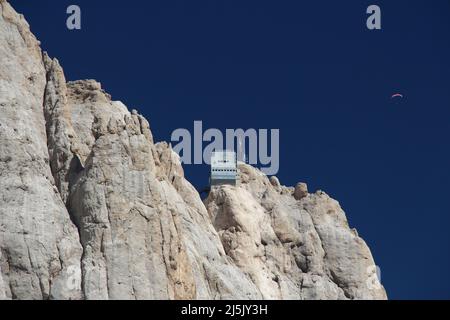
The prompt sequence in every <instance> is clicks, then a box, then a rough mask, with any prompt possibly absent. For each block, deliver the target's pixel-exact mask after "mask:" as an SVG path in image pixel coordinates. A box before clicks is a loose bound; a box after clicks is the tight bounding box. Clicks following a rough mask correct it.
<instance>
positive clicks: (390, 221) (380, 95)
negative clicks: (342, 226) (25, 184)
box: [10, 0, 450, 299]
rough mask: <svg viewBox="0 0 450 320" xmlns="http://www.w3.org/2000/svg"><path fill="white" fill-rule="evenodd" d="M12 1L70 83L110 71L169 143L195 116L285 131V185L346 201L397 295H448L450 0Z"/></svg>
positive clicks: (114, 89) (112, 86) (127, 99)
mask: <svg viewBox="0 0 450 320" xmlns="http://www.w3.org/2000/svg"><path fill="white" fill-rule="evenodd" d="M10 2H11V3H12V4H13V5H14V7H15V8H16V9H17V10H18V11H19V12H21V13H23V14H25V16H26V18H27V20H28V21H29V22H30V24H31V26H32V31H33V32H34V33H35V34H36V35H37V37H38V38H39V39H40V40H41V41H42V46H43V48H44V49H45V50H47V51H48V52H49V54H50V55H51V56H56V57H57V58H58V59H59V60H60V62H61V63H62V65H63V66H64V68H65V72H66V76H67V78H68V79H70V80H76V79H85V78H95V79H97V80H98V81H100V82H101V83H102V84H103V86H104V88H105V89H106V90H107V91H108V92H109V93H110V94H112V96H113V98H114V99H116V100H121V101H123V102H124V103H125V104H127V105H128V107H129V108H136V109H138V110H139V111H140V112H141V113H143V114H144V115H145V116H146V117H147V118H148V119H149V121H150V123H151V126H152V130H153V133H154V135H155V138H156V139H157V140H170V135H171V132H172V131H173V130H174V129H176V128H189V129H191V128H192V127H193V121H194V120H203V122H204V125H205V127H207V128H210V127H214V128H220V129H225V128H239V127H242V128H244V129H247V128H267V129H271V128H279V129H280V130H281V133H280V134H281V150H280V161H281V170H280V172H279V175H278V176H279V178H280V180H281V182H282V183H283V184H286V185H294V184H295V183H296V182H298V181H304V182H307V183H308V184H309V187H310V189H311V190H313V191H314V190H317V189H322V190H324V191H326V192H327V193H329V194H330V195H331V196H333V197H334V198H336V199H338V200H339V201H340V203H341V204H342V206H343V207H344V209H345V211H346V212H347V216H348V218H349V221H350V224H351V225H352V226H354V227H356V228H357V229H358V231H359V233H360V235H361V236H362V237H363V238H364V239H365V240H366V241H367V243H368V244H369V246H370V248H371V250H372V252H373V254H374V257H375V259H376V262H377V264H378V265H380V267H381V270H382V280H383V283H384V285H385V287H386V289H387V292H388V294H389V297H390V298H393V299H411V298H413V299H432V298H444V299H450V274H449V271H450V233H449V228H450V194H449V191H450V187H449V184H450V167H449V164H450V148H449V146H450V143H449V137H450V135H449V134H450V61H449V59H450V1H448V0H433V1H429V0H420V1H411V0H396V1H394V0H390V1H376V0H371V1H365V0H360V1H349V0H345V1H332V0H329V1H319V0H318V1H264V0H256V1H249V0H246V1H242V0H240V1H232V0H227V1H217V2H215V1H211V0H205V1H185V2H183V1H173V0H164V1H142V0H129V1H127V2H123V1H106V0H95V1H92V0H89V1H88V0H71V1H66V0H58V1H55V0H40V1H20V0H15V1H10ZM69 4H78V5H80V6H81V9H82V14H83V16H82V28H83V29H82V30H81V31H68V30H67V29H66V27H65V20H66V17H67V16H66V14H65V11H66V8H67V6H68V5H69ZM370 4H378V5H379V6H381V9H382V27H383V29H382V30H381V31H369V30H367V28H366V24H365V21H366V17H367V15H366V14H365V11H366V8H367V7H368V5H370ZM396 92H401V93H403V94H404V95H405V98H404V99H403V100H401V99H397V100H391V99H390V96H391V95H392V94H393V93H396ZM185 169H186V174H187V177H188V178H189V179H190V180H191V182H193V183H194V185H196V186H197V187H198V188H200V187H202V186H204V185H206V184H207V181H208V168H207V167H205V166H188V167H186V168H185Z"/></svg>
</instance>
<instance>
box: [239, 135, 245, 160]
mask: <svg viewBox="0 0 450 320" xmlns="http://www.w3.org/2000/svg"><path fill="white" fill-rule="evenodd" d="M238 143H239V148H238V159H237V160H238V162H241V163H246V159H245V151H244V148H243V147H242V137H239V141H238Z"/></svg>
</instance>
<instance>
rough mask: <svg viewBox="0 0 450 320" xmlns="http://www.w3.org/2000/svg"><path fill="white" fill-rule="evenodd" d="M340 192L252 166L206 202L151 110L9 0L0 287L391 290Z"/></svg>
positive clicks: (69, 292) (67, 291)
mask: <svg viewBox="0 0 450 320" xmlns="http://www.w3.org/2000/svg"><path fill="white" fill-rule="evenodd" d="M373 267H374V262H373V259H372V256H371V254H370V251H369V249H368V248H367V246H366V245H365V243H364V242H363V240H362V239H361V238H359V237H358V236H357V234H356V233H355V231H352V230H350V229H349V227H348V224H347V221H346V218H345V214H344V213H343V211H342V210H341V208H340V207H339V204H338V203H337V202H336V201H334V200H332V199H331V198H329V197H328V196H327V195H325V194H323V193H316V194H309V193H308V191H307V188H306V185H304V184H299V185H298V186H297V187H296V188H288V187H284V186H282V185H281V184H280V182H279V181H278V179H277V178H275V177H272V178H271V179H270V180H269V179H268V178H267V177H266V176H264V175H263V174H262V173H261V172H259V171H258V170H256V169H255V168H252V167H249V166H245V165H244V166H241V184H240V185H239V186H238V187H229V186H223V187H215V188H213V189H212V190H211V193H210V195H209V197H208V199H206V201H205V203H203V201H202V200H201V198H200V195H199V193H198V192H197V191H196V189H195V188H194V187H193V186H192V185H191V184H190V183H189V182H188V181H187V180H186V179H185V177H184V171H183V168H182V166H181V163H180V159H179V157H178V155H177V154H176V153H175V152H174V151H173V150H172V149H171V148H170V147H169V145H168V144H167V143H155V142H154V141H153V136H152V133H151V130H150V125H149V123H148V121H147V120H146V119H145V118H144V117H142V116H141V115H139V114H138V112H137V111H135V110H133V111H131V112H130V111H129V110H128V109H127V107H126V106H125V105H124V104H122V103H121V102H118V101H113V100H112V99H111V96H110V95H109V94H107V93H106V92H105V91H104V90H103V89H102V87H101V84H100V83H98V82H96V81H94V80H82V81H75V82H67V81H66V79H65V76H64V71H63V69H62V67H61V66H60V64H59V62H58V60H56V59H51V58H50V57H49V56H48V55H47V54H46V53H43V52H42V51H41V49H40V47H39V42H38V41H37V40H36V39H35V37H34V36H33V34H32V33H31V32H30V30H29V26H28V24H27V23H26V21H25V20H24V18H23V17H22V16H21V15H19V14H17V13H16V12H15V11H14V10H13V9H12V8H11V6H10V5H9V4H8V3H7V2H6V1H5V0H0V299H262V298H264V299H383V298H386V295H385V292H384V289H383V288H382V286H381V285H380V284H379V282H378V280H376V276H374V272H375V269H374V268H373Z"/></svg>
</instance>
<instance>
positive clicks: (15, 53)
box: [0, 1, 82, 299]
mask: <svg viewBox="0 0 450 320" xmlns="http://www.w3.org/2000/svg"><path fill="white" fill-rule="evenodd" d="M46 83H47V82H46V71H45V67H44V63H43V60H42V54H41V50H40V48H39V43H38V41H37V40H36V39H35V38H34V36H33V35H32V34H31V33H30V31H29V28H28V25H27V23H26V22H25V20H24V19H23V17H21V16H19V15H18V14H17V13H16V12H15V11H14V10H13V9H12V8H11V7H10V5H9V4H8V3H6V2H5V1H0V250H1V251H0V270H1V272H0V297H3V298H7V299H10V298H14V299H47V298H55V299H77V298H81V296H82V295H81V287H80V283H81V271H80V259H81V255H82V248H81V245H80V242H79V239H78V232H77V230H76V228H75V226H74V225H73V224H72V222H71V220H70V217H69V213H68V211H67V209H66V207H65V205H64V202H63V201H62V198H61V196H60V194H59V192H58V189H57V187H56V184H55V180H54V178H53V175H52V172H51V170H50V166H49V163H50V159H49V152H48V148H47V136H46V121H45V117H44V113H43V105H44V101H43V97H44V92H45V88H46Z"/></svg>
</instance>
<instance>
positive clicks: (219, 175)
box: [210, 151, 238, 186]
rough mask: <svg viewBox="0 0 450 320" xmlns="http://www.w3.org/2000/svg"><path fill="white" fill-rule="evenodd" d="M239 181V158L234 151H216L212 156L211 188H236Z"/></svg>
mask: <svg viewBox="0 0 450 320" xmlns="http://www.w3.org/2000/svg"><path fill="white" fill-rule="evenodd" d="M237 180H238V168H237V157H236V152H234V151H214V152H213V153H212V155H211V177H210V185H211V186H220V185H232V186H236V184H237Z"/></svg>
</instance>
